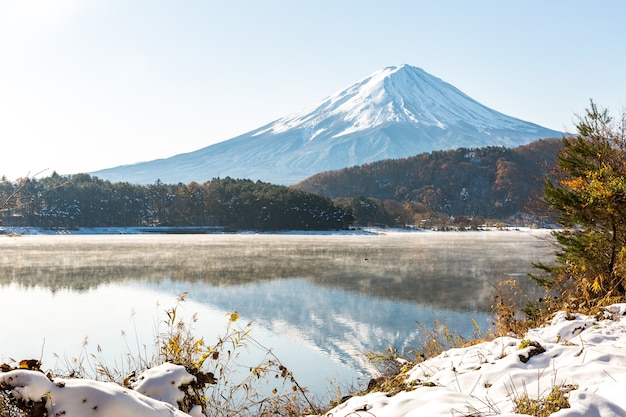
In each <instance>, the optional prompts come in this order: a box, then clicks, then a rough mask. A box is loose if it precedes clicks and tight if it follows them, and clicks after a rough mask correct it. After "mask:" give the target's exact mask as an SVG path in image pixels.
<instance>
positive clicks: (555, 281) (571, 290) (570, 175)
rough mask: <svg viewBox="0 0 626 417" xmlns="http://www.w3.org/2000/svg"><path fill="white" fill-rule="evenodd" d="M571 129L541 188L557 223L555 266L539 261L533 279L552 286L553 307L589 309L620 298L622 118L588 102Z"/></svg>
mask: <svg viewBox="0 0 626 417" xmlns="http://www.w3.org/2000/svg"><path fill="white" fill-rule="evenodd" d="M576 129H577V131H578V135H577V136H576V137H570V138H564V139H563V145H564V148H563V149H562V151H561V152H560V154H559V155H558V159H557V168H556V172H555V175H554V177H553V178H552V179H551V180H546V183H545V188H544V195H545V200H546V202H547V203H548V205H549V206H550V207H552V208H553V209H555V210H556V211H557V212H558V216H559V217H558V221H559V224H560V225H561V226H562V227H563V229H562V230H560V231H557V232H555V233H554V235H555V237H556V239H557V241H558V243H559V244H560V251H559V252H558V253H557V258H556V261H557V262H556V266H550V267H548V266H546V265H539V267H540V268H542V269H543V270H545V271H548V272H549V277H548V278H540V277H534V278H535V279H536V280H537V281H538V282H539V283H540V284H543V285H545V286H547V287H548V288H551V289H553V290H555V295H556V300H557V304H556V305H555V306H553V307H554V308H559V309H562V308H565V309H574V310H581V311H590V310H594V309H596V308H597V307H601V306H602V305H606V304H607V303H612V302H616V301H622V302H623V301H624V300H625V296H626V284H625V283H624V278H625V275H624V274H625V273H626V118H625V117H624V115H622V117H621V119H619V120H617V121H615V120H613V119H612V118H611V117H610V115H609V113H608V111H607V110H606V109H599V108H598V107H597V106H596V105H595V104H594V103H593V101H592V102H591V105H590V108H589V109H587V110H586V114H585V116H583V117H578V121H577V124H576Z"/></svg>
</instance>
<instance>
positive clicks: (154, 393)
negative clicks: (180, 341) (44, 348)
mask: <svg viewBox="0 0 626 417" xmlns="http://www.w3.org/2000/svg"><path fill="white" fill-rule="evenodd" d="M194 379H195V377H194V376H193V375H190V374H189V373H187V371H186V370H185V368H184V367H182V366H180V365H173V364H170V363H164V364H162V365H159V366H156V367H154V368H152V369H149V370H148V371H146V372H145V373H144V374H141V375H140V376H139V378H138V379H137V381H136V382H135V383H134V384H133V388H134V389H130V388H124V387H122V386H120V385H118V384H116V383H113V382H101V381H95V380H90V379H71V378H67V379H66V378H55V379H52V380H51V379H49V378H48V377H47V376H46V375H45V374H44V373H43V372H41V371H38V370H29V369H14V370H11V371H9V372H3V373H0V387H2V389H3V390H7V391H9V392H10V395H11V396H12V397H13V399H15V401H16V402H17V403H18V404H20V405H21V407H22V408H24V407H25V408H27V409H28V410H30V413H31V415H32V416H34V417H38V416H41V417H43V416H46V415H47V416H56V417H61V416H66V415H67V416H96V415H97V416H99V417H144V416H145V417H148V416H150V417H155V416H164V417H165V416H171V417H177V416H189V415H192V416H200V415H201V410H200V409H199V407H197V408H196V409H193V410H192V411H191V412H190V414H186V413H183V412H182V411H179V409H178V402H180V401H182V399H183V398H184V396H185V392H184V391H182V390H181V389H183V390H184V389H185V387H186V386H188V385H189V383H191V382H192V381H193V380H194Z"/></svg>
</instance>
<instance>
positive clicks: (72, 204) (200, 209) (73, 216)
mask: <svg viewBox="0 0 626 417" xmlns="http://www.w3.org/2000/svg"><path fill="white" fill-rule="evenodd" d="M0 202H3V206H4V209H3V210H2V211H0V225H3V226H30V227H43V228H68V229H72V228H80V227H132V226H178V227H181V226H221V227H226V228H231V229H236V230H244V229H251V230H336V229H346V228H348V227H349V226H350V224H351V223H352V221H353V218H352V214H351V212H350V211H349V210H346V209H344V208H341V207H338V206H336V205H335V204H334V203H333V202H332V201H331V200H330V199H329V198H326V197H321V196H319V195H316V194H313V193H309V192H304V191H299V190H296V189H290V188H288V187H284V186H278V185H272V184H268V183H263V182H260V181H258V182H253V181H250V180H239V179H232V178H224V179H219V178H218V179H214V180H212V181H207V182H205V183H204V184H199V183H195V182H192V183H189V184H187V185H185V184H182V183H180V184H175V185H168V184H163V183H161V182H159V181H157V182H156V183H155V184H152V185H147V186H146V185H134V184H129V183H126V182H121V183H111V182H109V181H104V180H101V179H98V178H97V177H92V176H90V175H88V174H76V175H71V176H60V175H58V174H56V173H53V174H52V175H51V176H50V177H47V178H41V179H33V178H28V179H23V180H21V181H18V182H16V183H11V182H8V181H2V182H0Z"/></svg>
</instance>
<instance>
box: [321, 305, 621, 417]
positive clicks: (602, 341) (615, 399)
mask: <svg viewBox="0 0 626 417" xmlns="http://www.w3.org/2000/svg"><path fill="white" fill-rule="evenodd" d="M625 313H626V304H618V305H613V306H610V307H607V308H606V312H605V317H603V318H602V319H601V320H597V319H596V318H594V317H589V316H584V315H580V314H576V315H569V314H566V313H563V312H561V313H558V314H557V315H556V316H555V317H554V319H553V320H552V323H551V324H550V325H549V326H546V327H542V328H538V329H532V330H530V331H529V332H528V333H527V334H526V337H525V338H523V339H518V338H513V337H500V338H497V339H494V340H492V341H489V342H483V343H480V344H476V345H474V346H469V347H465V348H459V349H451V350H449V351H446V352H444V353H442V354H440V355H439V356H437V357H434V358H431V359H429V360H426V361H424V362H422V363H419V364H418V365H416V366H415V367H413V368H412V369H411V370H410V371H409V372H408V373H407V382H408V383H412V384H413V386H414V389H413V390H410V391H403V392H400V393H399V394H396V395H394V396H387V395H386V394H385V393H381V392H377V393H370V394H367V395H363V396H355V397H352V398H350V399H349V400H347V401H346V402H344V403H342V404H340V405H339V406H337V407H336V408H334V409H333V410H330V411H329V412H327V413H326V414H324V416H326V417H331V416H332V417H344V416H345V417H348V416H349V417H356V416H370V417H371V416H376V417H403V416H405V417H413V416H429V417H438V416H441V417H444V416H445V417H450V416H459V417H460V416H507V417H512V416H520V415H526V414H516V413H515V403H514V402H515V400H516V399H519V398H522V397H523V396H526V395H527V396H528V397H530V398H532V399H537V398H542V397H544V398H545V397H546V396H547V395H548V394H549V393H550V392H551V391H552V390H553V388H554V387H558V389H559V390H561V391H569V402H570V405H571V407H570V408H564V409H561V410H560V411H558V412H556V413H554V414H552V416H553V417H583V416H584V417H611V416H615V417H618V416H619V417H623V416H626V395H624V393H623V387H624V386H626V319H624V317H623V316H624V314H625Z"/></svg>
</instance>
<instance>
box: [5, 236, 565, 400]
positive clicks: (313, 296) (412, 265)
mask: <svg viewBox="0 0 626 417" xmlns="http://www.w3.org/2000/svg"><path fill="white" fill-rule="evenodd" d="M551 241H552V240H551V239H550V238H549V234H547V233H546V232H542V231H534V232H526V231H508V232H458V233H457V232H455V233H443V232H441V233H434V232H413V233H387V234H372V235H363V234H360V235H350V234H336V235H304V234H303V235H297V234H284V235H283V234H276V235H266V234H232V235H231V234H215V235H52V236H51V235H23V236H16V237H10V236H2V237H0V294H1V299H2V311H3V312H4V314H5V320H3V329H2V337H1V338H0V360H2V361H5V362H6V361H10V360H12V359H15V360H20V359H25V358H42V359H43V367H44V368H46V369H67V368H68V364H75V363H76V362H75V361H77V360H78V361H82V362H83V364H84V365H86V367H87V368H89V367H90V366H91V367H94V368H95V366H96V362H97V361H102V362H105V363H106V364H107V365H109V366H115V367H118V368H124V366H127V365H126V364H127V358H128V357H130V356H136V355H138V354H140V355H147V354H148V353H146V352H151V350H150V349H152V346H153V340H154V337H155V334H157V333H158V331H159V328H160V323H162V321H163V320H165V318H166V315H165V313H164V312H165V310H166V309H169V308H171V307H173V306H175V305H176V298H177V296H178V295H179V294H181V293H183V292H188V297H187V301H185V302H184V303H182V304H181V305H180V307H179V310H178V311H179V313H180V314H183V315H184V317H187V318H191V317H192V315H193V314H194V313H197V317H198V322H197V323H195V324H194V334H195V335H196V336H198V337H203V338H204V339H205V341H206V342H207V343H213V341H214V340H217V337H219V335H220V334H222V333H223V331H224V329H225V327H226V324H227V320H226V315H227V313H230V312H234V311H238V312H239V314H240V315H241V317H242V322H247V321H252V323H253V324H252V328H253V331H252V335H253V337H255V338H256V339H257V340H258V341H260V342H261V343H262V344H263V345H265V346H266V347H268V348H271V349H272V352H273V353H274V354H276V356H277V357H278V358H279V359H280V360H281V361H282V362H283V363H284V364H285V365H286V366H287V367H288V368H290V369H291V370H292V371H293V372H294V375H295V377H296V379H297V380H298V382H299V383H300V384H301V385H304V386H306V387H308V388H309V389H310V390H311V391H313V392H314V393H317V394H319V395H324V394H326V391H327V390H328V386H329V382H332V383H334V384H337V385H339V386H348V385H356V384H362V383H364V382H365V383H366V382H367V380H368V379H369V377H370V374H371V372H373V371H374V369H373V368H372V366H371V364H369V363H368V362H367V361H366V360H365V358H364V354H365V353H366V352H367V351H371V350H384V349H386V348H387V347H389V346H393V347H397V348H399V349H410V348H411V347H414V343H415V339H416V337H417V336H418V331H419V329H420V326H419V325H418V323H420V324H422V325H428V326H430V325H432V324H433V322H434V320H440V321H444V320H446V321H447V323H448V325H449V326H450V327H451V328H452V329H454V330H457V331H460V332H461V333H463V334H466V335H469V334H470V333H471V332H472V331H473V330H474V327H473V324H472V319H475V320H476V321H477V322H478V323H479V324H480V326H481V327H482V328H483V330H485V329H486V328H487V327H488V326H489V324H490V321H491V318H490V315H489V307H490V304H491V296H492V294H493V290H494V286H495V285H496V284H497V283H498V282H499V281H502V280H506V279H517V280H518V281H519V283H520V284H521V285H522V286H525V285H526V284H527V283H528V281H529V279H528V278H527V276H526V274H527V273H528V272H533V268H532V263H533V262H550V261H551V260H552V259H553V253H554V247H553V246H552V244H551ZM528 288H530V289H531V290H532V289H534V287H533V286H532V284H531V285H528Z"/></svg>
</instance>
